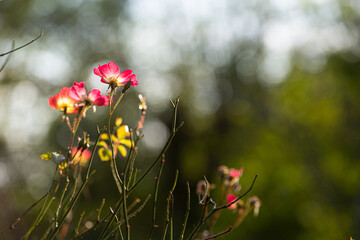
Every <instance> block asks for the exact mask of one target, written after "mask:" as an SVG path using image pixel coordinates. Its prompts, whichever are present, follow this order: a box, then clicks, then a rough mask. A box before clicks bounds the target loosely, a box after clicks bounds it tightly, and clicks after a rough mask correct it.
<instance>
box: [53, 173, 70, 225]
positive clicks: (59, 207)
mask: <svg viewBox="0 0 360 240" xmlns="http://www.w3.org/2000/svg"><path fill="white" fill-rule="evenodd" d="M69 183H70V180H69V177H66V184H65V187H64V190H63V192H62V194H61V197H60V200H59V205H58V208H57V209H56V213H55V227H57V226H58V218H59V212H60V209H61V203H62V200H63V199H64V195H65V193H66V191H67V189H68V187H69Z"/></svg>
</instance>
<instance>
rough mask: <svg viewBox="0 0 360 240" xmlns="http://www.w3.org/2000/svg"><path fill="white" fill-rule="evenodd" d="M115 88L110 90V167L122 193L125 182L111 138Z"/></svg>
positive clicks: (108, 126) (108, 128)
mask: <svg viewBox="0 0 360 240" xmlns="http://www.w3.org/2000/svg"><path fill="white" fill-rule="evenodd" d="M114 91H115V90H114V89H112V90H111V92H110V97H109V119H108V125H107V130H108V135H109V139H110V148H111V163H110V167H111V173H112V175H113V178H114V180H115V183H116V186H117V188H118V191H119V193H120V194H121V193H122V185H123V182H122V180H121V178H120V175H119V172H118V169H117V166H116V161H115V154H114V145H113V141H112V138H111V116H112V113H113V111H112V110H111V101H112V98H113V95H114Z"/></svg>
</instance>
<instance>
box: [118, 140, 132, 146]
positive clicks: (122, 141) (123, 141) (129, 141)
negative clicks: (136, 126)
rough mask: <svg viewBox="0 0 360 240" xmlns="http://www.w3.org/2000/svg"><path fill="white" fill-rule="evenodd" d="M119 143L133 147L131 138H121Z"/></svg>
mask: <svg viewBox="0 0 360 240" xmlns="http://www.w3.org/2000/svg"><path fill="white" fill-rule="evenodd" d="M119 143H120V144H122V145H125V146H127V147H131V140H129V139H120V140H119Z"/></svg>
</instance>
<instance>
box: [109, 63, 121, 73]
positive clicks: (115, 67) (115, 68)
mask: <svg viewBox="0 0 360 240" xmlns="http://www.w3.org/2000/svg"><path fill="white" fill-rule="evenodd" d="M108 68H109V71H110V72H111V75H113V76H117V75H119V73H120V69H119V66H118V65H116V63H113V62H109V64H108Z"/></svg>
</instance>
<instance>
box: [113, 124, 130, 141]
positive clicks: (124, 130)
mask: <svg viewBox="0 0 360 240" xmlns="http://www.w3.org/2000/svg"><path fill="white" fill-rule="evenodd" d="M116 135H117V138H126V137H129V136H130V133H129V127H128V126H127V125H123V126H121V127H119V128H118V130H117V131H116Z"/></svg>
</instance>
